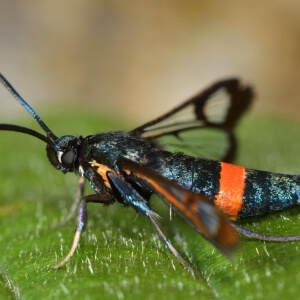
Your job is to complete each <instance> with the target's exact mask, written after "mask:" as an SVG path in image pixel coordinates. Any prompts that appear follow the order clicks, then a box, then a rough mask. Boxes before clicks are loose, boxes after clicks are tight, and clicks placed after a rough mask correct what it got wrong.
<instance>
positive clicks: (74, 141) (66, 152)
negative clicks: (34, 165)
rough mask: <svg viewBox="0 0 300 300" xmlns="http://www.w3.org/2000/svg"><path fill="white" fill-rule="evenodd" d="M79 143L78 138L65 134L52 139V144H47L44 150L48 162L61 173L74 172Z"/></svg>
mask: <svg viewBox="0 0 300 300" xmlns="http://www.w3.org/2000/svg"><path fill="white" fill-rule="evenodd" d="M80 143H81V140H80V138H76V137H74V136H71V135H66V136H62V137H60V138H58V139H57V140H56V141H54V145H49V144H47V147H46V150H47V156H48V159H49V161H50V163H51V164H52V165H53V166H54V167H55V168H56V169H58V170H61V171H62V172H63V173H67V172H74V171H75V170H76V162H77V157H78V148H79V146H80Z"/></svg>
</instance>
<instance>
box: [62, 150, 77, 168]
mask: <svg viewBox="0 0 300 300" xmlns="http://www.w3.org/2000/svg"><path fill="white" fill-rule="evenodd" d="M74 160H75V151H74V150H69V151H67V152H65V153H64V154H63V155H62V157H61V162H62V164H63V165H65V166H67V167H69V166H72V165H73V162H74Z"/></svg>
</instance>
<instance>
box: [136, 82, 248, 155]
mask: <svg viewBox="0 0 300 300" xmlns="http://www.w3.org/2000/svg"><path fill="white" fill-rule="evenodd" d="M252 99H253V92H252V89H251V88H250V87H249V86H243V85H241V83H240V81H239V80H238V79H227V80H223V81H219V82H217V83H215V84H213V85H212V86H210V87H209V88H207V89H205V90H204V91H202V92H200V93H199V94H197V95H196V96H194V97H193V98H191V99H190V100H188V101H185V102H184V103H183V104H181V105H179V106H177V107H175V108H174V109H172V110H171V111H169V112H167V113H166V114H164V115H162V116H160V117H158V118H157V119H155V120H152V121H150V122H148V123H146V124H144V125H142V126H140V127H138V128H136V129H134V130H132V131H131V132H130V133H131V134H133V135H137V136H141V137H143V138H147V139H154V138H160V137H163V136H166V135H169V136H170V135H172V136H173V137H175V138H177V139H178V140H179V141H184V137H183V136H181V134H182V133H185V132H188V131H190V132H191V131H195V129H203V128H213V129H218V130H221V131H223V132H225V133H226V139H227V143H228V147H227V149H226V151H225V152H226V153H224V154H222V157H220V158H219V159H222V160H224V161H231V160H232V159H233V158H234V155H235V152H236V138H235V135H234V132H233V129H234V127H235V125H236V123H237V121H238V120H239V118H240V117H241V115H242V114H243V113H244V112H245V110H246V109H247V108H248V107H249V106H250V104H251V101H252ZM187 143H189V142H187ZM199 143H201V141H200V142H199Z"/></svg>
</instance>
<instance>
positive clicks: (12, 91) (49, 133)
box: [0, 73, 57, 141]
mask: <svg viewBox="0 0 300 300" xmlns="http://www.w3.org/2000/svg"><path fill="white" fill-rule="evenodd" d="M0 82H1V83H2V84H3V86H4V87H5V88H6V89H7V90H8V91H9V92H10V94H11V95H12V96H13V97H14V98H15V99H16V100H17V101H18V102H19V103H20V104H21V105H22V106H23V107H24V108H25V109H26V110H27V111H28V112H29V113H30V114H31V116H32V117H34V118H35V119H36V121H37V122H38V123H39V125H40V126H41V127H42V129H43V130H44V131H45V132H46V133H47V136H48V137H50V138H51V139H52V140H53V141H55V140H57V136H56V135H55V134H54V133H53V132H52V131H51V130H50V129H49V128H48V126H47V125H46V124H45V123H44V122H43V121H42V119H41V118H40V116H39V115H38V114H37V113H36V112H35V111H34V110H33V108H31V106H30V105H29V104H28V103H27V102H26V101H25V100H24V99H23V98H22V97H21V96H20V95H19V93H18V92H17V91H16V90H15V89H14V88H13V86H12V85H11V84H10V83H9V82H8V80H7V79H6V78H5V77H4V76H3V75H2V74H1V73H0ZM6 130H7V129H6ZM17 131H19V130H17ZM27 133H29V132H27ZM29 134H30V133H29ZM34 136H36V137H37V135H34ZM44 141H45V140H44Z"/></svg>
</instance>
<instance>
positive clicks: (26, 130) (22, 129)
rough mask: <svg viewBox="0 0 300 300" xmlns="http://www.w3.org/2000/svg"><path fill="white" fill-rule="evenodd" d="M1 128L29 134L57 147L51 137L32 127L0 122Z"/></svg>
mask: <svg viewBox="0 0 300 300" xmlns="http://www.w3.org/2000/svg"><path fill="white" fill-rule="evenodd" d="M0 130H6V131H14V132H21V133H25V134H29V135H32V136H34V137H36V138H38V139H39V140H41V141H43V142H45V143H47V144H48V145H50V146H52V147H54V148H55V144H54V143H53V142H52V141H51V140H50V139H48V138H47V137H46V136H44V135H42V134H40V133H39V132H37V131H35V130H32V129H30V128H26V127H22V126H18V125H12V124H0Z"/></svg>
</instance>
